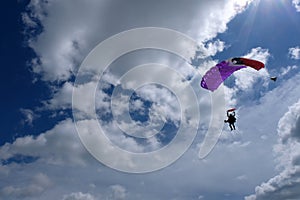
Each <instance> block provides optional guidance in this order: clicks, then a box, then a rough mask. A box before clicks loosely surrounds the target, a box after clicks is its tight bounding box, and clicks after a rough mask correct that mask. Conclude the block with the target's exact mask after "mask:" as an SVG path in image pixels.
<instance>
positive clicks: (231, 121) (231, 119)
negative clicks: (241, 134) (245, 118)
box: [224, 111, 236, 131]
mask: <svg viewBox="0 0 300 200" xmlns="http://www.w3.org/2000/svg"><path fill="white" fill-rule="evenodd" d="M227 117H228V119H227V120H224V122H225V123H229V127H230V130H231V131H232V130H235V125H234V123H235V122H236V118H235V112H234V111H233V112H232V113H231V114H229V112H228V111H227Z"/></svg>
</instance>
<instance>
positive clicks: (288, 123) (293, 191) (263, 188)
mask: <svg viewBox="0 0 300 200" xmlns="http://www.w3.org/2000/svg"><path fill="white" fill-rule="evenodd" d="M299 113H300V99H299V101H298V102H297V103H295V104H294V105H292V106H291V107H289V111H288V112H286V113H285V114H284V116H283V117H282V118H281V119H280V121H279V123H278V136H279V139H278V144H277V145H275V146H274V152H275V154H276V155H277V156H278V161H279V163H278V167H279V168H280V169H282V171H281V172H280V174H278V175H277V176H275V177H273V178H271V179H270V180H268V181H267V182H265V183H262V184H261V185H260V186H257V187H256V188H255V194H254V195H251V196H248V197H245V199H246V200H258V199H260V200H263V199H274V200H277V199H278V200H280V199H295V200H296V199H299V196H300V192H299V187H300V162H299V158H300V153H299V152H300V134H299V133H300V115H299Z"/></svg>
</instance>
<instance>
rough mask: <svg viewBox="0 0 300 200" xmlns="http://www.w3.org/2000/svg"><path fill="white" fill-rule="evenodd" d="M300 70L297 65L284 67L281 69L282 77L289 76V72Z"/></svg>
mask: <svg viewBox="0 0 300 200" xmlns="http://www.w3.org/2000/svg"><path fill="white" fill-rule="evenodd" d="M298 68H299V66H297V65H293V66H287V67H282V68H281V69H280V72H281V73H280V76H285V75H287V74H288V73H289V72H291V71H294V70H296V69H298Z"/></svg>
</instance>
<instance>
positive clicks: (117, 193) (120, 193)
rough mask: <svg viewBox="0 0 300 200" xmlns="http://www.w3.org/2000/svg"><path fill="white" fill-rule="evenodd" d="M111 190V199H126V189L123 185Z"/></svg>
mask: <svg viewBox="0 0 300 200" xmlns="http://www.w3.org/2000/svg"><path fill="white" fill-rule="evenodd" d="M110 189H111V199H112V200H122V199H125V198H126V193H127V192H126V189H125V188H124V187H123V186H122V185H112V186H110Z"/></svg>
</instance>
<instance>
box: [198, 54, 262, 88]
mask: <svg viewBox="0 0 300 200" xmlns="http://www.w3.org/2000/svg"><path fill="white" fill-rule="evenodd" d="M246 67H251V68H253V69H255V70H257V71H258V70H260V69H262V68H264V67H265V65H264V63H262V62H260V61H257V60H252V59H248V58H232V59H229V60H226V61H222V62H220V63H218V64H217V65H216V66H214V67H212V68H210V69H209V70H208V71H207V72H206V73H205V75H204V76H203V77H202V80H201V84H200V85H201V87H202V88H204V89H207V90H210V91H214V90H216V89H217V88H218V87H219V86H220V85H221V84H222V82H223V81H224V80H225V79H227V78H228V77H229V76H230V75H231V74H233V73H234V72H235V71H238V70H240V69H243V68H246Z"/></svg>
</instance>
